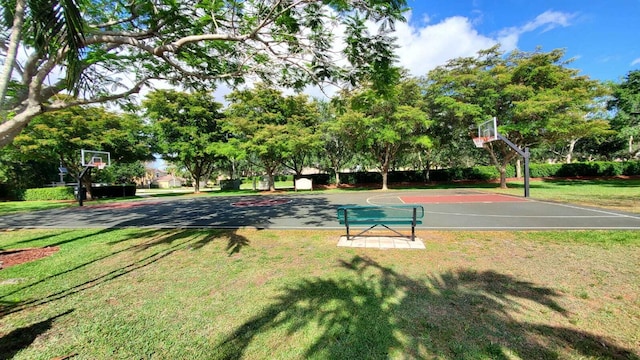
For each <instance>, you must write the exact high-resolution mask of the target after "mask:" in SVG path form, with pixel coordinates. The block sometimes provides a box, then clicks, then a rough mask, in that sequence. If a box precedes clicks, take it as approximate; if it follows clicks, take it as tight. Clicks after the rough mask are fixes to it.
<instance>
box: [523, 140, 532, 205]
mask: <svg viewBox="0 0 640 360" xmlns="http://www.w3.org/2000/svg"><path fill="white" fill-rule="evenodd" d="M530 155H531V154H530V153H529V148H528V147H526V148H524V197H526V198H528V197H529V156H530Z"/></svg>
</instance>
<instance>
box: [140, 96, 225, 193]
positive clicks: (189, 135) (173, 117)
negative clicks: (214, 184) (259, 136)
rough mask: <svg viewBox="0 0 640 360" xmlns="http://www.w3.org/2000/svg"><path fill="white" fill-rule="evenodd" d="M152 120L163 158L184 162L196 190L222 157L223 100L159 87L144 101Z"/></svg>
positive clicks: (223, 133) (223, 136) (197, 190)
mask: <svg viewBox="0 0 640 360" xmlns="http://www.w3.org/2000/svg"><path fill="white" fill-rule="evenodd" d="M142 104H143V106H144V107H145V109H146V115H147V117H148V118H149V119H150V120H151V124H152V127H153V133H154V136H155V139H156V141H157V146H158V147H159V148H160V152H159V153H160V154H161V155H162V158H163V159H165V160H167V161H170V162H173V163H176V164H179V165H182V166H184V167H185V168H186V169H187V170H188V171H189V173H190V174H191V176H192V177H193V180H194V191H195V192H196V193H198V192H200V182H201V181H202V180H203V179H207V178H208V177H209V175H211V172H212V171H213V169H214V167H215V165H216V162H217V161H218V160H219V159H220V158H221V157H222V156H221V154H220V152H219V151H218V150H219V146H218V145H219V144H222V143H225V142H226V140H227V134H226V132H224V131H223V130H222V124H221V119H222V118H223V117H224V115H223V113H222V112H221V111H220V110H221V109H222V104H220V103H217V102H215V100H214V99H213V97H212V96H211V95H209V94H206V93H202V92H198V93H193V94H189V93H183V92H178V91H175V90H157V91H153V92H151V93H149V94H148V95H147V97H146V99H145V100H144V101H143V102H142Z"/></svg>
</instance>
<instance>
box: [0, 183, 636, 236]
mask: <svg viewBox="0 0 640 360" xmlns="http://www.w3.org/2000/svg"><path fill="white" fill-rule="evenodd" d="M398 204H420V205H422V206H423V207H424V210H425V216H424V219H422V221H423V222H422V224H420V225H418V226H417V227H416V230H417V231H418V232H419V231H421V230H575V229H590V230H603V229H607V230H612V229H619V230H640V214H633V213H625V212H620V211H614V210H607V209H600V208H594V207H585V206H579V205H573V204H563V203H554V202H547V201H539V200H535V199H532V198H524V197H519V196H509V195H501V194H493V193H489V192H484V191H476V190H468V189H451V190H436V189H425V190H411V191H388V192H382V191H379V190H375V191H354V192H341V193H331V194H317V193H313V192H307V193H304V194H300V193H297V194H295V193H294V194H274V195H270V194H269V195H248V196H211V195H207V194H203V195H201V196H193V197H183V198H180V197H178V198H173V197H172V198H155V199H154V198H152V199H142V200H134V201H123V202H114V203H110V204H100V205H92V204H91V203H90V202H89V203H86V204H85V206H83V207H73V208H67V209H54V210H43V211H38V212H29V213H19V214H8V215H2V216H0V229H19V228H126V227H141V228H211V229H237V228H247V227H250V228H259V229H309V230H323V229H332V230H340V229H342V230H344V227H343V226H341V225H340V224H339V223H338V220H337V218H336V213H337V208H338V207H339V206H345V205H378V206H385V205H398Z"/></svg>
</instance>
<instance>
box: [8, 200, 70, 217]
mask: <svg viewBox="0 0 640 360" xmlns="http://www.w3.org/2000/svg"><path fill="white" fill-rule="evenodd" d="M76 204H77V203H76V202H73V201H60V200H55V201H0V215H2V214H9V213H17V212H28V211H36V210H47V209H57V208H64V207H70V206H74V205H76Z"/></svg>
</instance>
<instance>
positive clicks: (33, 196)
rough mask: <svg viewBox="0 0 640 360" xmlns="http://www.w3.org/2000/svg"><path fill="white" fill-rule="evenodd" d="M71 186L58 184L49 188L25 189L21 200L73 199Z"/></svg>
mask: <svg viewBox="0 0 640 360" xmlns="http://www.w3.org/2000/svg"><path fill="white" fill-rule="evenodd" d="M74 199H75V196H74V195H73V187H69V186H59V187H49V188H36V189H27V190H25V192H24V195H23V197H22V199H21V200H26V201H39V200H74Z"/></svg>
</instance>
